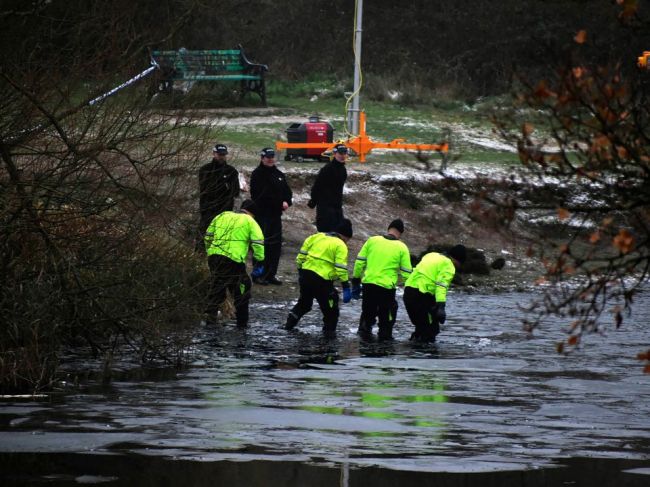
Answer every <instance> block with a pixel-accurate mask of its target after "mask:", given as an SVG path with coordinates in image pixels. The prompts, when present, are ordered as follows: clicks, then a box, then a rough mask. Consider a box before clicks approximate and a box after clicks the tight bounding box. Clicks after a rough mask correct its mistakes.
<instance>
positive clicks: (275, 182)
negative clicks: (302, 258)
mask: <svg viewBox="0 0 650 487" xmlns="http://www.w3.org/2000/svg"><path fill="white" fill-rule="evenodd" d="M260 157H261V160H260V165H259V166H257V167H256V168H255V169H254V170H253V172H252V173H251V185H250V192H251V198H252V200H253V201H254V202H255V205H256V206H257V209H258V211H257V214H256V215H255V220H257V223H258V224H259V226H260V228H261V229H262V232H263V233H264V239H265V240H264V255H265V257H264V262H255V269H254V270H253V282H255V283H257V284H276V285H279V284H282V281H280V280H279V279H278V278H277V277H276V274H277V272H278V264H279V262H280V255H281V253H282V212H284V211H285V210H286V209H287V208H289V207H290V206H291V203H292V201H291V198H292V197H293V194H292V192H291V188H289V184H287V179H286V177H285V175H284V173H283V172H282V171H280V170H279V169H278V168H277V167H276V165H275V150H274V149H272V148H270V147H266V148H264V149H262V151H261V152H260Z"/></svg>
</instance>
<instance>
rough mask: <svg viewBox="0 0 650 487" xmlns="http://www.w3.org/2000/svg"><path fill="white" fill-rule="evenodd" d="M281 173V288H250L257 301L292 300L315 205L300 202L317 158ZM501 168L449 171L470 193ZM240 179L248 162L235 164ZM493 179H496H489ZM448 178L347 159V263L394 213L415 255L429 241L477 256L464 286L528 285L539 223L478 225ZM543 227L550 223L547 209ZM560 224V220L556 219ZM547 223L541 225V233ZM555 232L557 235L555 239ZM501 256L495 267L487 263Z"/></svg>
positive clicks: (537, 271) (534, 273)
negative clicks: (509, 227) (286, 189)
mask: <svg viewBox="0 0 650 487" xmlns="http://www.w3.org/2000/svg"><path fill="white" fill-rule="evenodd" d="M279 167H280V168H281V169H282V170H283V171H284V172H285V173H286V174H287V179H288V181H289V184H290V185H291V188H292V190H293V192H294V205H293V206H292V207H291V208H289V210H287V212H286V213H285V215H284V217H283V239H284V242H283V255H282V259H281V262H280V269H279V275H280V278H281V280H283V281H284V282H285V284H286V285H285V286H266V287H260V286H256V289H255V293H256V297H257V298H259V299H271V300H272V299H277V298H289V299H290V298H291V297H293V296H296V293H297V287H296V280H297V274H296V269H295V257H296V255H297V253H298V250H299V248H300V245H301V244H302V242H303V240H304V239H305V238H306V237H307V236H308V235H310V234H312V233H314V232H315V231H316V227H315V210H313V209H310V208H308V207H307V201H308V200H309V191H310V188H311V185H312V183H313V181H314V178H315V176H316V173H317V171H318V170H319V169H320V167H321V164H319V163H302V164H298V163H284V164H281V165H280V166H279ZM506 170H507V168H505V169H504V168H503V167H497V166H492V167H490V166H484V167H480V168H476V167H468V166H459V167H458V168H454V169H453V170H452V172H451V173H450V174H453V175H455V178H454V181H455V184H458V185H460V186H461V188H462V189H463V191H466V192H470V191H476V190H478V189H480V188H481V187H482V185H484V184H486V180H487V174H490V175H491V177H490V180H491V181H493V182H495V181H498V180H499V179H500V177H501V176H503V175H504V174H505V172H504V171H506ZM240 171H241V172H242V174H243V176H244V178H246V179H248V178H249V176H250V171H251V169H250V168H247V167H242V168H240ZM495 184H496V183H495ZM512 184H517V185H518V186H520V187H521V191H522V197H523V198H526V199H527V200H531V199H533V198H539V199H543V198H544V197H545V194H547V193H546V191H553V188H551V187H549V188H547V189H546V190H545V191H541V190H538V189H535V188H533V187H528V186H526V185H524V184H522V183H512ZM458 194H459V193H458V191H456V190H453V188H450V186H449V182H448V181H446V180H445V179H444V178H442V177H441V176H440V175H439V174H436V173H433V172H430V171H426V170H422V169H418V168H416V167H414V166H413V165H408V164H401V163H395V164H391V163H365V164H359V163H350V164H349V166H348V181H347V183H346V187H345V191H344V208H343V209H344V213H345V215H346V217H348V218H350V220H351V221H352V223H353V226H354V237H353V238H352V240H351V241H350V242H349V243H348V247H349V268H350V270H352V266H353V262H354V258H355V257H356V255H357V253H358V251H359V250H360V248H361V246H362V245H363V243H364V242H365V240H366V239H367V238H368V237H370V236H372V235H377V234H381V233H383V232H384V231H385V230H386V226H387V225H388V223H389V222H390V221H391V220H392V219H394V218H398V217H399V218H401V219H402V220H404V222H405V227H406V231H405V233H404V235H403V241H404V242H405V243H406V244H407V245H408V247H409V249H410V251H411V254H413V255H416V256H417V255H420V254H421V253H422V252H424V251H425V250H426V249H427V248H430V247H431V246H445V245H448V246H449V245H454V244H456V243H462V244H464V245H465V246H467V247H469V248H471V249H474V250H475V251H476V253H479V254H481V255H483V256H484V259H485V264H486V265H485V266H482V267H481V269H482V270H481V272H477V271H476V270H477V267H476V266H471V265H468V266H467V268H466V269H461V271H460V272H459V273H458V277H457V279H456V282H455V285H456V287H457V288H459V289H463V290H464V291H467V292H497V291H505V290H512V289H521V290H523V289H530V287H531V286H532V284H533V283H534V281H535V280H536V279H537V278H538V277H539V276H540V275H541V274H542V268H541V266H540V264H539V262H537V261H536V260H535V259H533V258H531V257H529V256H528V255H527V254H526V250H527V246H528V244H529V243H530V239H531V237H532V236H534V234H535V230H536V229H539V228H540V227H539V226H538V225H537V224H535V223H534V221H533V220H532V219H531V218H526V219H524V220H521V221H520V222H518V223H517V225H518V226H517V228H516V229H514V230H515V231H513V232H510V233H508V234H506V233H503V232H500V231H498V229H497V228H495V227H492V226H490V225H487V224H485V225H482V224H481V223H480V222H477V221H476V220H475V219H472V218H470V215H469V211H470V210H469V203H470V199H469V197H459V196H458ZM247 196H248V195H247V193H244V194H243V195H242V197H247ZM544 223H545V224H546V225H551V226H552V225H553V224H554V223H553V215H550V221H549V220H545V221H544ZM558 228H559V225H558ZM548 230H549V228H544V231H546V232H547V234H548ZM560 236H561V234H558V237H560ZM499 260H500V261H502V264H503V265H502V266H501V267H500V268H499V269H494V268H492V267H491V266H490V264H492V263H493V262H495V261H499Z"/></svg>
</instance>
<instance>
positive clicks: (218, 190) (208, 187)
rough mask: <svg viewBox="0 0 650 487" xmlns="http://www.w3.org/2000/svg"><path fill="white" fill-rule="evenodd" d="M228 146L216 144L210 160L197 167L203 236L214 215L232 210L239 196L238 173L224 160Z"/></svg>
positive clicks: (201, 233) (201, 231)
mask: <svg viewBox="0 0 650 487" xmlns="http://www.w3.org/2000/svg"><path fill="white" fill-rule="evenodd" d="M227 155H228V147H226V146H225V145H223V144H216V145H215V146H214V148H213V149H212V161H210V162H208V163H207V164H205V165H204V166H202V167H201V169H199V207H200V211H201V223H200V226H199V231H200V235H201V237H202V238H203V236H204V235H205V231H206V229H207V228H208V225H210V223H211V222H212V220H213V219H214V217H215V216H217V215H218V214H219V213H222V212H224V211H232V210H233V208H234V207H235V198H236V197H237V196H239V191H240V188H239V173H238V172H237V169H235V168H234V167H232V166H231V165H229V164H228V163H227V162H226V156H227Z"/></svg>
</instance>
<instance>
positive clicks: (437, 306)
mask: <svg viewBox="0 0 650 487" xmlns="http://www.w3.org/2000/svg"><path fill="white" fill-rule="evenodd" d="M466 257H467V250H466V249H465V247H464V246H463V245H455V246H454V247H452V248H451V249H450V250H449V251H448V252H446V255H445V254H440V253H437V252H429V253H428V254H426V255H425V256H424V257H422V260H421V261H420V262H419V263H418V265H416V266H415V269H413V272H412V273H411V275H410V276H409V278H408V279H407V280H406V283H405V284H404V305H405V307H406V312H407V313H408V315H409V318H410V320H411V323H413V324H414V325H415V332H414V333H413V335H411V340H415V341H419V342H435V341H436V335H438V333H440V325H441V324H443V323H444V322H445V320H446V319H447V313H446V311H445V305H446V302H447V290H448V289H449V285H450V284H451V281H452V280H453V278H454V275H455V274H456V269H458V268H459V267H460V266H461V265H462V264H463V262H465V259H466Z"/></svg>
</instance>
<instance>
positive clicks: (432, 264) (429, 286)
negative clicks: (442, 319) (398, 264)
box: [404, 252, 456, 303]
mask: <svg viewBox="0 0 650 487" xmlns="http://www.w3.org/2000/svg"><path fill="white" fill-rule="evenodd" d="M454 274H456V268H455V267H454V263H453V262H452V261H451V259H450V258H449V257H447V256H446V255H442V254H439V253H437V252H430V253H428V254H426V255H425V256H424V257H422V260H421V261H420V263H419V264H418V265H416V266H415V269H413V272H412V273H411V275H410V276H409V278H408V279H407V280H406V283H404V285H405V286H406V287H414V288H416V289H418V290H419V291H420V292H421V293H425V294H432V295H434V296H435V298H436V302H437V303H444V302H445V301H447V289H449V285H450V284H451V281H452V279H453V278H454Z"/></svg>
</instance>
